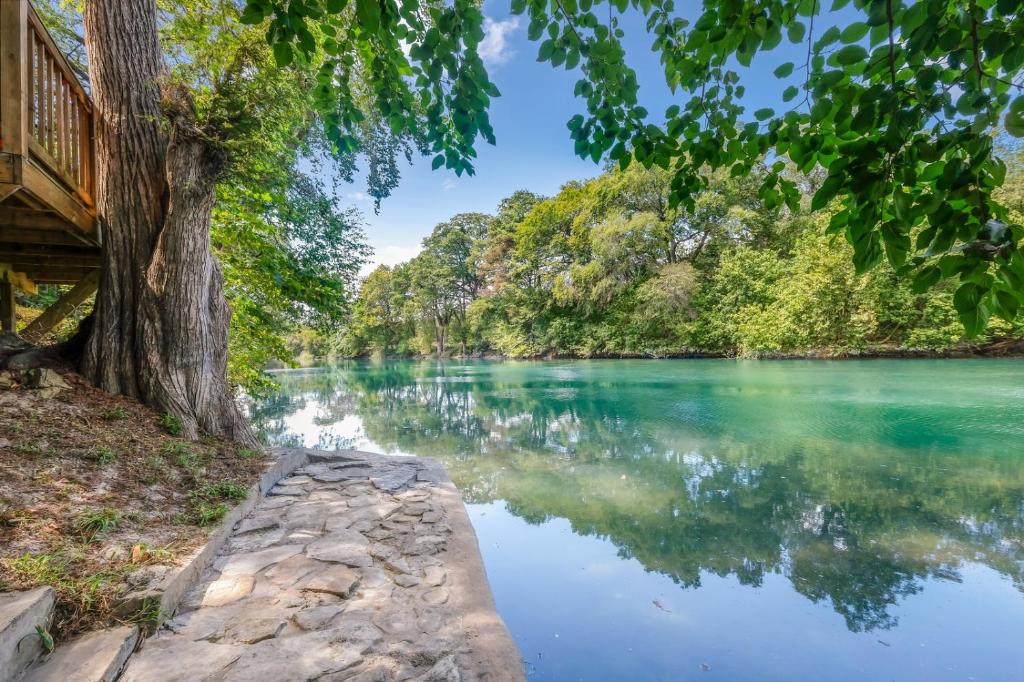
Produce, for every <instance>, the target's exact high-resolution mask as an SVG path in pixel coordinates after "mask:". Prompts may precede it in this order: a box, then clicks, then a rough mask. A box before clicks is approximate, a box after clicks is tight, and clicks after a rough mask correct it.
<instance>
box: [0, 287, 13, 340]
mask: <svg viewBox="0 0 1024 682" xmlns="http://www.w3.org/2000/svg"><path fill="white" fill-rule="evenodd" d="M14 325H15V317H14V285H13V284H11V283H10V282H8V281H7V280H6V279H0V331H5V332H13V331H14Z"/></svg>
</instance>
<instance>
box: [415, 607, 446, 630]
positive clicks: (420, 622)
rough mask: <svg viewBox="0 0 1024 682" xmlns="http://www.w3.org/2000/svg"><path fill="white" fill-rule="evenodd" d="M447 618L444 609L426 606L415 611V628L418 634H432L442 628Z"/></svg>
mask: <svg viewBox="0 0 1024 682" xmlns="http://www.w3.org/2000/svg"><path fill="white" fill-rule="evenodd" d="M446 620H447V616H446V613H445V610H444V609H440V608H437V607H433V606H427V607H423V608H420V609H417V618H416V626H417V627H418V628H419V629H420V632H425V633H427V634H434V633H436V632H438V631H440V630H441V628H443V627H444V624H445V621H446Z"/></svg>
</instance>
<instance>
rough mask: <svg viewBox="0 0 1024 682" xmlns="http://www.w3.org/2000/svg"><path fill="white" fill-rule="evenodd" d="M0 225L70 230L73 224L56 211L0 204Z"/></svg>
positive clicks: (31, 228)
mask: <svg viewBox="0 0 1024 682" xmlns="http://www.w3.org/2000/svg"><path fill="white" fill-rule="evenodd" d="M0 227H18V228H22V229H26V230H51V231H53V230H56V231H61V232H63V231H64V230H72V229H74V228H75V226H74V225H73V224H71V223H70V222H68V221H67V220H64V219H63V218H61V217H60V216H59V215H57V214H56V213H51V212H49V211H34V210H32V209H30V208H13V207H7V206H0Z"/></svg>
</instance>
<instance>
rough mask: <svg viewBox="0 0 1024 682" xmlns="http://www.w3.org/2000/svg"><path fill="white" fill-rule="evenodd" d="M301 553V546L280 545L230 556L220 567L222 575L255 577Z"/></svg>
mask: <svg viewBox="0 0 1024 682" xmlns="http://www.w3.org/2000/svg"><path fill="white" fill-rule="evenodd" d="M301 551H302V545H281V546H280V547H270V548H268V549H264V550H260V551H258V552H243V553H242V554H232V555H231V556H229V557H228V558H227V561H226V562H225V563H224V565H223V566H222V567H221V569H220V572H221V574H223V575H255V574H256V573H259V572H260V571H262V570H263V569H264V568H266V567H267V566H270V565H271V564H276V563H278V562H280V561H284V560H285V559H287V558H288V557H293V556H295V555H296V554H298V553H299V552H301Z"/></svg>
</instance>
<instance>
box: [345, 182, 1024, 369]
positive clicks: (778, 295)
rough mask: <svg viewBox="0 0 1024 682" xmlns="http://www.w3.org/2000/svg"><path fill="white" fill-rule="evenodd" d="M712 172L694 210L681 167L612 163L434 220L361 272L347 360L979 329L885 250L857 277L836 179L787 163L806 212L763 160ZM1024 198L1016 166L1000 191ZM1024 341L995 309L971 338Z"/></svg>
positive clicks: (651, 349)
mask: <svg viewBox="0 0 1024 682" xmlns="http://www.w3.org/2000/svg"><path fill="white" fill-rule="evenodd" d="M769 172H771V171H770V170H769V169H768V168H765V167H761V168H759V169H756V170H755V171H754V172H752V173H751V174H749V175H747V176H742V177H731V176H730V175H729V174H726V173H721V172H720V173H715V174H712V175H711V177H709V178H708V180H707V184H708V187H707V189H705V190H702V191H700V192H699V193H698V194H697V195H696V196H695V200H694V204H693V207H692V208H688V207H685V206H682V205H680V206H678V207H675V208H673V207H672V206H671V203H670V201H669V196H670V192H671V181H672V176H671V174H670V173H669V172H666V171H663V170H661V169H658V168H656V167H654V168H651V169H646V168H644V167H643V166H642V165H641V164H633V165H630V166H629V167H628V168H626V169H625V170H622V169H620V168H618V167H613V168H609V169H607V170H606V172H605V173H603V174H602V175H600V176H599V177H597V178H595V179H593V180H589V181H584V182H570V183H568V184H566V185H565V186H564V187H563V188H562V189H561V191H559V192H558V194H556V195H555V196H553V197H541V196H538V195H536V194H533V193H530V192H526V191H518V192H515V193H513V194H512V195H511V196H509V197H507V198H506V199H504V200H502V201H501V202H500V204H499V205H498V207H497V209H496V210H495V211H494V213H493V214H490V215H488V214H482V213H461V214H458V215H455V216H453V217H452V218H451V219H449V220H447V221H446V222H443V223H441V224H439V225H437V226H436V227H435V228H434V229H433V231H432V232H431V233H430V235H429V236H428V237H427V238H426V239H424V240H423V248H422V252H421V253H420V254H419V255H418V256H416V257H415V258H413V259H412V260H410V261H408V262H405V263H402V264H399V265H396V266H393V267H389V266H380V267H378V268H377V269H375V270H374V271H373V272H371V273H370V274H369V275H368V276H367V277H366V278H365V280H364V281H363V282H362V284H361V286H360V289H359V293H358V296H357V297H356V299H355V301H354V303H353V305H352V309H351V314H350V316H349V319H348V321H347V324H346V326H345V329H344V331H343V333H342V334H340V335H339V337H337V338H336V339H334V344H333V347H334V349H335V350H336V351H337V352H339V353H340V354H342V355H346V356H368V355H383V356H390V355H438V356H444V355H473V354H494V355H501V356H510V357H546V356H559V357H600V356H672V355H685V354H693V353H709V354H726V355H743V356H769V355H773V354H805V353H822V354H826V355H838V354H847V353H855V352H891V351H929V352H942V351H949V350H952V349H955V348H957V347H959V346H961V345H962V344H964V343H965V342H967V341H968V339H967V336H966V331H965V328H964V326H963V325H962V324H961V322H960V320H959V319H958V315H957V311H956V308H955V306H954V302H953V296H954V294H955V290H956V286H955V285H954V283H952V282H946V283H942V282H940V283H938V285H936V286H934V287H930V288H929V287H923V286H921V285H920V283H919V282H914V281H913V280H911V279H909V278H906V277H900V276H899V275H898V274H897V272H896V270H895V269H894V268H893V267H892V266H891V265H890V264H889V263H888V262H883V263H881V264H880V265H879V266H878V267H876V268H874V269H872V270H870V271H869V272H867V273H864V274H857V272H856V271H855V265H854V263H853V258H852V254H853V247H852V246H851V244H850V243H849V242H848V240H846V239H844V238H843V237H842V236H835V235H832V234H830V233H829V229H828V226H829V222H830V221H831V219H832V217H833V215H834V214H835V210H834V209H835V207H834V205H833V206H830V207H829V208H828V209H825V210H819V211H811V210H810V201H811V196H812V195H813V194H814V192H815V191H816V190H817V188H818V187H819V186H820V183H821V181H822V177H821V176H820V175H819V176H814V175H811V176H806V175H800V174H798V173H790V181H791V182H793V184H794V185H795V186H798V187H799V188H800V189H801V192H802V199H801V202H800V204H799V205H798V206H797V207H796V210H793V209H790V208H788V207H786V206H775V207H770V206H768V205H766V204H765V202H764V201H763V199H762V198H761V196H760V194H759V191H758V188H759V187H760V185H761V183H762V181H763V178H762V176H763V175H764V174H765V173H769ZM1002 194H1003V196H1002V198H1003V200H1004V201H1005V202H1007V203H1008V205H1010V206H1011V210H1013V211H1016V212H1019V211H1020V210H1021V209H1022V207H1024V204H1022V202H1021V198H1022V196H1024V182H1022V176H1021V175H1020V174H1019V173H1012V174H1011V177H1010V178H1009V180H1008V181H1007V185H1006V187H1005V188H1004V189H1003V191H1002ZM1021 337H1024V325H1022V324H1021V322H1020V321H1019V320H1018V321H1015V322H1012V323H1011V322H1005V321H1003V320H999V319H994V320H993V321H992V322H990V324H989V327H988V329H987V330H986V331H985V332H984V334H983V335H982V336H980V337H977V338H974V339H971V340H970V342H971V343H974V344H986V343H990V342H996V341H1000V340H1006V339H1020V338H1021Z"/></svg>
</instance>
